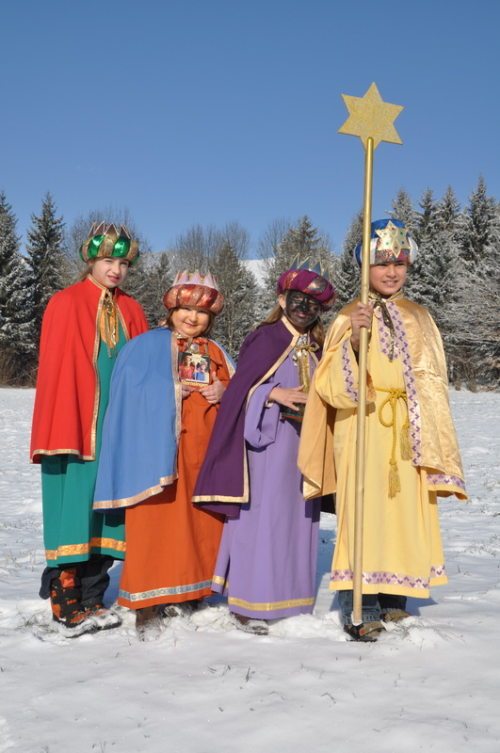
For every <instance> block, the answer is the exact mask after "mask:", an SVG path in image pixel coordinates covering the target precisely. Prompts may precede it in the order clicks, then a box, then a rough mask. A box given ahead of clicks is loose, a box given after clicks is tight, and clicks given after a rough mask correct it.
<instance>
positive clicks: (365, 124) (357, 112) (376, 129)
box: [339, 83, 404, 149]
mask: <svg viewBox="0 0 500 753" xmlns="http://www.w3.org/2000/svg"><path fill="white" fill-rule="evenodd" d="M342 98H343V100H344V102H345V106H346V107H347V111H348V112H349V117H348V118H347V120H346V121H345V123H344V124H343V125H342V126H341V127H340V128H339V133H345V134H349V135H350V136H359V138H360V139H361V141H362V142H363V145H364V147H365V149H366V144H367V141H368V138H369V137H370V136H371V137H372V139H373V148H374V149H376V148H377V146H378V145H379V144H380V142H381V141H388V142H389V143H391V144H402V143H403V142H402V141H401V139H400V138H399V134H398V132H397V131H396V129H395V127H394V121H395V120H396V118H397V117H398V115H399V113H400V112H401V110H403V109H404V108H403V107H402V106H401V105H392V104H390V103H389V102H384V101H383V99H382V97H381V96H380V92H379V90H378V89H377V85H376V84H375V83H373V84H372V85H371V86H370V88H369V89H368V91H367V92H366V94H365V95H364V97H351V96H349V94H342Z"/></svg>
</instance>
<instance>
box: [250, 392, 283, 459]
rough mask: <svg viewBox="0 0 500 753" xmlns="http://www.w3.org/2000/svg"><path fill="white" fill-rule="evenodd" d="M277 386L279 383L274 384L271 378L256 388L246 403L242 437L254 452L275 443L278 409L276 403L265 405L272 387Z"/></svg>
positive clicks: (278, 416)
mask: <svg viewBox="0 0 500 753" xmlns="http://www.w3.org/2000/svg"><path fill="white" fill-rule="evenodd" d="M278 386H279V382H275V381H274V378H273V377H271V378H270V379H269V380H268V381H267V382H264V384H261V385H259V387H257V389H256V390H255V392H254V393H253V395H252V397H251V398H250V400H249V401H248V405H247V410H246V414H245V433H244V436H245V441H246V442H247V443H248V444H249V445H250V447H252V448H254V449H256V450H259V449H263V448H264V447H267V446H268V445H270V444H272V443H273V442H275V441H276V433H277V431H278V422H279V418H280V407H279V405H278V404H277V403H273V404H272V405H270V406H269V407H266V403H267V401H268V399H269V393H270V392H271V391H272V389H273V388H274V387H278Z"/></svg>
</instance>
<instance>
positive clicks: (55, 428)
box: [30, 277, 148, 463]
mask: <svg viewBox="0 0 500 753" xmlns="http://www.w3.org/2000/svg"><path fill="white" fill-rule="evenodd" d="M104 293H105V288H103V287H102V286H101V285H99V284H98V283H96V282H95V281H94V280H93V278H91V277H88V278H87V279H86V280H84V281H83V282H77V283H76V284H75V285H71V286H70V287H69V288H66V289H65V290H61V291H60V292H59V293H56V294H55V295H54V296H53V297H52V298H51V299H50V301H49V303H48V305H47V308H46V310H45V314H44V316H43V322H42V334H41V339H40V362H39V366H38V378H37V385H36V397H35V408H34V413H33V427H32V432H31V450H30V457H31V461H32V462H33V463H40V462H41V456H42V455H61V454H71V455H77V456H78V457H80V458H81V459H82V460H95V431H96V423H97V413H98V410H99V384H98V381H97V378H96V374H97V365H96V364H97V355H98V350H99V339H100V336H99V331H98V328H97V322H98V318H99V314H100V311H101V306H102V299H103V296H104ZM115 301H116V304H117V307H118V314H119V317H120V323H121V325H122V328H123V330H124V333H125V337H126V338H127V340H130V339H131V338H132V337H135V336H136V335H140V334H141V333H142V332H146V330H147V329H148V325H147V322H146V318H145V316H144V312H143V310H142V308H141V306H140V304H139V303H137V301H135V300H134V299H133V298H131V297H130V296H129V295H127V294H126V293H123V292H122V291H121V290H119V289H118V288H117V289H116V291H115Z"/></svg>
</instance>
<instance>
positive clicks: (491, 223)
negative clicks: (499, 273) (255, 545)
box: [460, 177, 498, 274]
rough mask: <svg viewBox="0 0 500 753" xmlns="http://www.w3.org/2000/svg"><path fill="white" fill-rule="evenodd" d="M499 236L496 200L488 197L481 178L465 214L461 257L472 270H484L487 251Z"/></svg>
mask: <svg viewBox="0 0 500 753" xmlns="http://www.w3.org/2000/svg"><path fill="white" fill-rule="evenodd" d="M497 235H498V220H497V212H496V202H495V200H494V199H493V198H492V197H490V196H488V194H487V190H486V183H485V181H484V179H483V178H482V177H480V178H479V181H478V184H477V188H476V190H475V191H473V192H472V194H471V196H470V199H469V206H468V207H467V209H466V212H465V226H464V229H463V235H462V238H461V248H460V256H461V258H462V259H463V261H464V263H465V264H466V265H467V266H468V267H469V268H470V269H471V271H472V270H474V269H478V270H479V274H481V270H482V269H484V266H483V261H484V259H485V249H486V248H487V247H488V246H490V245H491V243H492V242H493V243H494V241H495V236H497Z"/></svg>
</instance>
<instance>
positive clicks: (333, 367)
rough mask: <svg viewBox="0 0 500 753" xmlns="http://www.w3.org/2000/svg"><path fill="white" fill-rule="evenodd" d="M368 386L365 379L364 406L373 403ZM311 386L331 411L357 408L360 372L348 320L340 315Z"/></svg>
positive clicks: (333, 326) (326, 342) (331, 330)
mask: <svg viewBox="0 0 500 753" xmlns="http://www.w3.org/2000/svg"><path fill="white" fill-rule="evenodd" d="M370 384H371V380H370V379H369V378H368V392H367V403H369V402H373V400H374V394H373V391H372V390H371V389H370ZM314 385H315V388H316V391H317V393H318V395H319V396H320V397H321V399H322V400H324V401H325V402H326V403H328V405H331V406H333V407H334V408H351V409H353V408H356V407H357V405H358V385H359V369H358V362H357V359H356V355H355V353H354V351H353V349H352V345H351V323H350V319H349V317H348V316H346V315H345V314H339V316H338V317H337V318H336V319H335V321H334V322H333V324H332V326H331V328H330V330H329V332H328V334H327V338H326V341H325V348H324V350H323V357H322V359H321V361H320V364H319V366H318V368H317V370H316V373H315V376H314Z"/></svg>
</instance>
